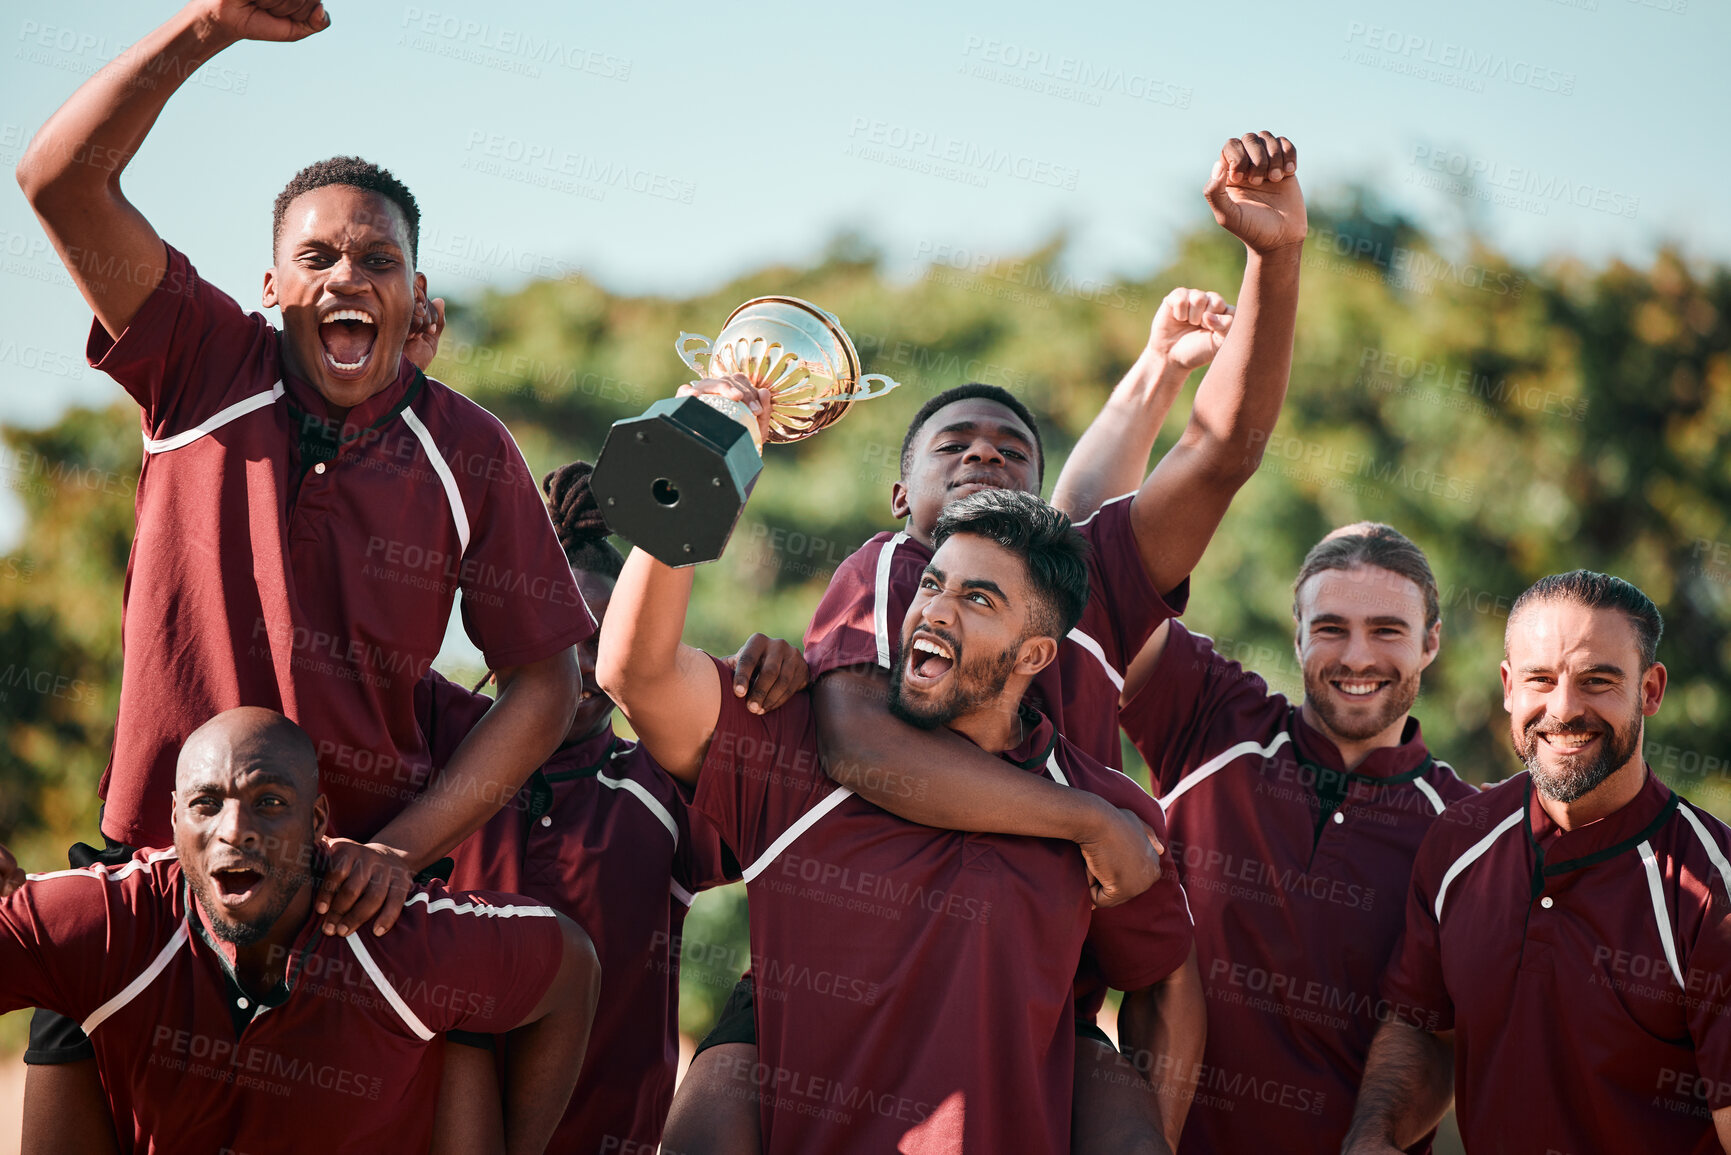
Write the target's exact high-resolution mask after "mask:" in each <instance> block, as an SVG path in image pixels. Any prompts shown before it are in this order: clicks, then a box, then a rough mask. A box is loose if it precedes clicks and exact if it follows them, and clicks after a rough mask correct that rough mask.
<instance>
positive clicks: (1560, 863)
mask: <svg viewBox="0 0 1731 1155" xmlns="http://www.w3.org/2000/svg"><path fill="white" fill-rule="evenodd" d="M1466 805H1471V806H1474V807H1475V808H1481V809H1483V810H1484V812H1485V813H1486V814H1487V815H1488V816H1489V819H1490V826H1489V829H1488V830H1486V829H1483V828H1481V826H1480V824H1479V823H1478V821H1477V820H1476V819H1475V820H1474V821H1472V822H1438V823H1437V824H1436V825H1435V826H1434V827H1433V828H1432V830H1431V833H1430V835H1429V836H1428V837H1427V838H1426V839H1425V841H1424V846H1423V847H1422V848H1421V849H1420V851H1419V856H1418V862H1417V865H1416V867H1415V869H1414V871H1413V879H1412V887H1411V890H1410V892H1409V896H1408V900H1407V908H1406V936H1405V938H1404V939H1403V940H1402V942H1401V947H1400V951H1399V953H1398V955H1397V956H1396V959H1395V962H1394V964H1393V965H1392V966H1391V968H1390V970H1389V974H1388V980H1387V983H1386V986H1385V997H1386V998H1387V999H1388V1000H1389V1001H1390V1002H1396V1003H1402V1004H1407V1005H1410V1006H1413V1007H1415V1008H1418V1010H1419V1011H1420V1012H1421V1013H1422V1014H1423V1016H1424V1017H1425V1018H1427V1019H1429V1020H1431V1021H1432V1022H1433V1023H1434V1028H1433V1029H1435V1030H1439V1031H1446V1030H1453V1031H1454V1033H1455V1115H1456V1117H1457V1118H1458V1119H1459V1121H1460V1128H1461V1138H1462V1139H1463V1140H1464V1141H1465V1143H1466V1148H1467V1150H1469V1151H1472V1152H1474V1153H1475V1155H1476V1153H1477V1152H1491V1153H1498V1155H1503V1153H1506V1155H1527V1153H1529V1152H1530V1153H1531V1155H1545V1153H1546V1152H1552V1151H1556V1152H1565V1153H1568V1155H1587V1153H1588V1152H1596V1151H1619V1152H1621V1151H1653V1152H1660V1151H1662V1152H1665V1155H1708V1153H1712V1155H1719V1153H1720V1145H1719V1140H1718V1138H1717V1136H1716V1133H1715V1131H1714V1127H1713V1118H1712V1113H1713V1111H1715V1110H1717V1109H1719V1108H1721V1107H1727V1106H1731V921H1728V920H1727V916H1728V913H1731V898H1728V896H1727V894H1726V890H1725V883H1726V879H1727V877H1728V876H1731V864H1728V863H1727V851H1728V849H1731V830H1727V829H1726V827H1725V825H1724V824H1723V823H1721V822H1720V821H1719V820H1718V819H1716V818H1714V817H1713V816H1712V815H1710V814H1708V813H1706V812H1705V811H1703V810H1701V809H1700V808H1699V807H1696V806H1692V805H1690V804H1689V803H1688V802H1687V801H1686V800H1684V799H1683V798H1681V797H1679V796H1678V795H1676V794H1674V793H1673V792H1672V791H1671V790H1669V789H1668V788H1666V786H1665V784H1664V783H1662V782H1660V781H1659V780H1658V779H1657V778H1655V777H1653V774H1652V772H1651V770H1649V771H1648V772H1647V778H1646V782H1645V784H1644V785H1643V786H1642V789H1641V792H1640V793H1639V794H1637V795H1636V796H1635V798H1634V800H1633V801H1631V802H1629V803H1628V804H1627V805H1626V806H1624V807H1623V808H1622V809H1621V810H1618V811H1617V812H1616V813H1614V814H1610V815H1607V816H1606V817H1604V818H1601V819H1600V820H1598V821H1597V822H1592V823H1589V824H1588V825H1586V826H1582V827H1580V828H1578V829H1575V830H1572V831H1568V832H1566V833H1565V832H1564V831H1562V830H1561V828H1559V827H1558V826H1557V825H1556V823H1554V822H1553V821H1552V820H1551V817H1550V815H1548V814H1546V813H1545V811H1544V808H1543V807H1542V806H1540V805H1539V800H1538V797H1537V795H1536V793H1535V792H1534V791H1533V789H1532V776H1531V775H1529V774H1526V773H1522V774H1518V775H1516V776H1515V777H1513V778H1511V779H1509V780H1508V781H1506V782H1502V783H1499V784H1498V785H1496V786H1493V787H1489V788H1487V789H1486V790H1485V792H1484V793H1483V794H1482V795H1480V796H1479V798H1477V799H1475V800H1473V801H1472V802H1471V803H1467V804H1466Z"/></svg>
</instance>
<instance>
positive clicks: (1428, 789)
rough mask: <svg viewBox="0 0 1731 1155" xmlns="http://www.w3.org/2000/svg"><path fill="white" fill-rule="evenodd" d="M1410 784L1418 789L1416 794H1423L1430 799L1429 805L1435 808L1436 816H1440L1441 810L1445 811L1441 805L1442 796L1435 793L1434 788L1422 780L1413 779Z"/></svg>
mask: <svg viewBox="0 0 1731 1155" xmlns="http://www.w3.org/2000/svg"><path fill="white" fill-rule="evenodd" d="M1412 784H1413V785H1414V786H1416V787H1418V792H1419V793H1420V794H1423V795H1424V796H1425V797H1426V798H1428V799H1430V804H1431V805H1432V806H1434V807H1436V812H1437V813H1438V814H1441V813H1442V812H1443V810H1444V809H1446V807H1445V806H1444V805H1443V800H1442V795H1441V794H1438V793H1437V792H1436V787H1435V786H1432V785H1431V784H1430V783H1429V782H1426V781H1425V780H1424V779H1423V778H1414V779H1413V780H1412Z"/></svg>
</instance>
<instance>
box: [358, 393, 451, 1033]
mask: <svg viewBox="0 0 1731 1155" xmlns="http://www.w3.org/2000/svg"><path fill="white" fill-rule="evenodd" d="M403 412H404V413H407V412H408V410H407V409H405V410H403ZM415 897H416V898H421V899H425V898H426V895H425V894H424V893H423V894H420V895H416V896H415ZM409 901H410V902H413V901H414V898H411V899H410V900H409ZM441 901H444V902H449V901H450V900H449V899H442V900H441ZM464 905H468V904H467V903H465V904H464ZM429 909H431V908H429ZM343 941H344V942H346V943H348V944H349V949H350V950H352V951H354V952H355V957H356V958H358V959H360V960H361V969H362V970H364V971H366V972H367V977H368V978H370V979H372V980H373V985H374V986H375V987H377V988H379V993H380V994H381V995H384V996H385V1001H386V1002H387V1003H390V1004H391V1009H392V1010H394V1011H396V1012H397V1017H398V1018H399V1019H402V1020H403V1025H404V1026H406V1027H408V1028H409V1030H411V1031H413V1032H414V1033H415V1037H416V1038H418V1039H420V1040H421V1042H423V1043H429V1042H432V1040H433V1032H432V1031H429V1030H428V1029H427V1024H426V1023H423V1022H422V1021H421V1019H420V1016H419V1015H417V1014H415V1012H414V1011H412V1010H410V1009H409V1004H408V1003H405V1002H404V1001H403V996H402V995H399V994H398V993H397V988H396V987H393V986H392V985H391V984H390V982H389V980H387V979H386V978H385V976H384V974H383V972H381V971H380V970H379V964H378V963H376V962H374V961H373V956H372V955H371V954H369V953H368V951H367V948H366V944H365V943H363V942H361V936H360V933H359V932H358V931H357V932H354V933H351V934H346V935H344V936H343Z"/></svg>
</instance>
